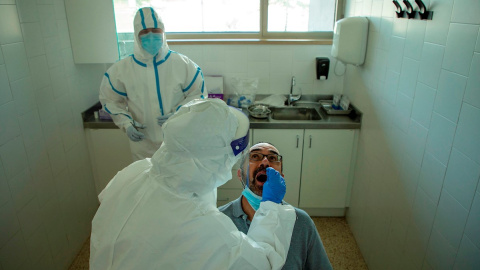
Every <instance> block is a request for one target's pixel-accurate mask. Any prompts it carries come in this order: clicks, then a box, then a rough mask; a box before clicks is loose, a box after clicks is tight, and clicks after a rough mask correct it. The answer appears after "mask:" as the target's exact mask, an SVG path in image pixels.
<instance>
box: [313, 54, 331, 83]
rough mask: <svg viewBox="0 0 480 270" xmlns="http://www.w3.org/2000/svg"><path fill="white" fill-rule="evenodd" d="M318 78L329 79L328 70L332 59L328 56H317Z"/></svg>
mask: <svg viewBox="0 0 480 270" xmlns="http://www.w3.org/2000/svg"><path fill="white" fill-rule="evenodd" d="M316 67H317V80H326V79H328V70H329V68H330V59H328V58H327V57H317V58H316Z"/></svg>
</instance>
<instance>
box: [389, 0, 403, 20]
mask: <svg viewBox="0 0 480 270" xmlns="http://www.w3.org/2000/svg"><path fill="white" fill-rule="evenodd" d="M392 2H393V4H394V5H395V7H396V8H397V10H396V11H395V13H396V14H397V18H403V15H405V11H403V10H402V6H400V4H399V3H398V2H397V0H393V1H392Z"/></svg>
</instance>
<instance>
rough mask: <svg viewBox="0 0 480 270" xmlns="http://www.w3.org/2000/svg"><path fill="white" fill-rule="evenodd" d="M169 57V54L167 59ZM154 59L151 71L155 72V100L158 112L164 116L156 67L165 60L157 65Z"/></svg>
mask: <svg viewBox="0 0 480 270" xmlns="http://www.w3.org/2000/svg"><path fill="white" fill-rule="evenodd" d="M169 55H170V53H169V54H168V55H167V58H168V56H169ZM155 58H156V57H154V58H153V69H154V70H155V84H156V86H157V98H158V105H159V106H160V112H161V113H162V115H164V113H163V103H162V95H161V94H160V78H159V77H158V65H160V64H161V63H163V62H165V60H166V59H165V60H163V62H162V61H160V62H159V64H157V63H155Z"/></svg>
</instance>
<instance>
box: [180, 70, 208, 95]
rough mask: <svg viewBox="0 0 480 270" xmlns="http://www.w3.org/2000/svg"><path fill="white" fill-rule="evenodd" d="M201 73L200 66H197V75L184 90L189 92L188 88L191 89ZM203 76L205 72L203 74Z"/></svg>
mask: <svg viewBox="0 0 480 270" xmlns="http://www.w3.org/2000/svg"><path fill="white" fill-rule="evenodd" d="M199 73H200V67H197V73H195V76H194V77H193V79H192V81H191V82H190V84H189V85H188V86H187V88H185V89H182V91H183V92H187V91H188V89H190V87H192V85H193V83H194V82H195V80H196V79H197V77H198V74H199ZM202 77H203V74H202Z"/></svg>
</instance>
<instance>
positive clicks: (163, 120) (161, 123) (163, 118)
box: [157, 113, 173, 126]
mask: <svg viewBox="0 0 480 270" xmlns="http://www.w3.org/2000/svg"><path fill="white" fill-rule="evenodd" d="M172 115H173V113H167V114H165V115H162V116H159V117H157V121H158V124H159V125H160V126H161V125H163V123H165V121H167V119H168V118H169V117H170V116H172Z"/></svg>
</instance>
